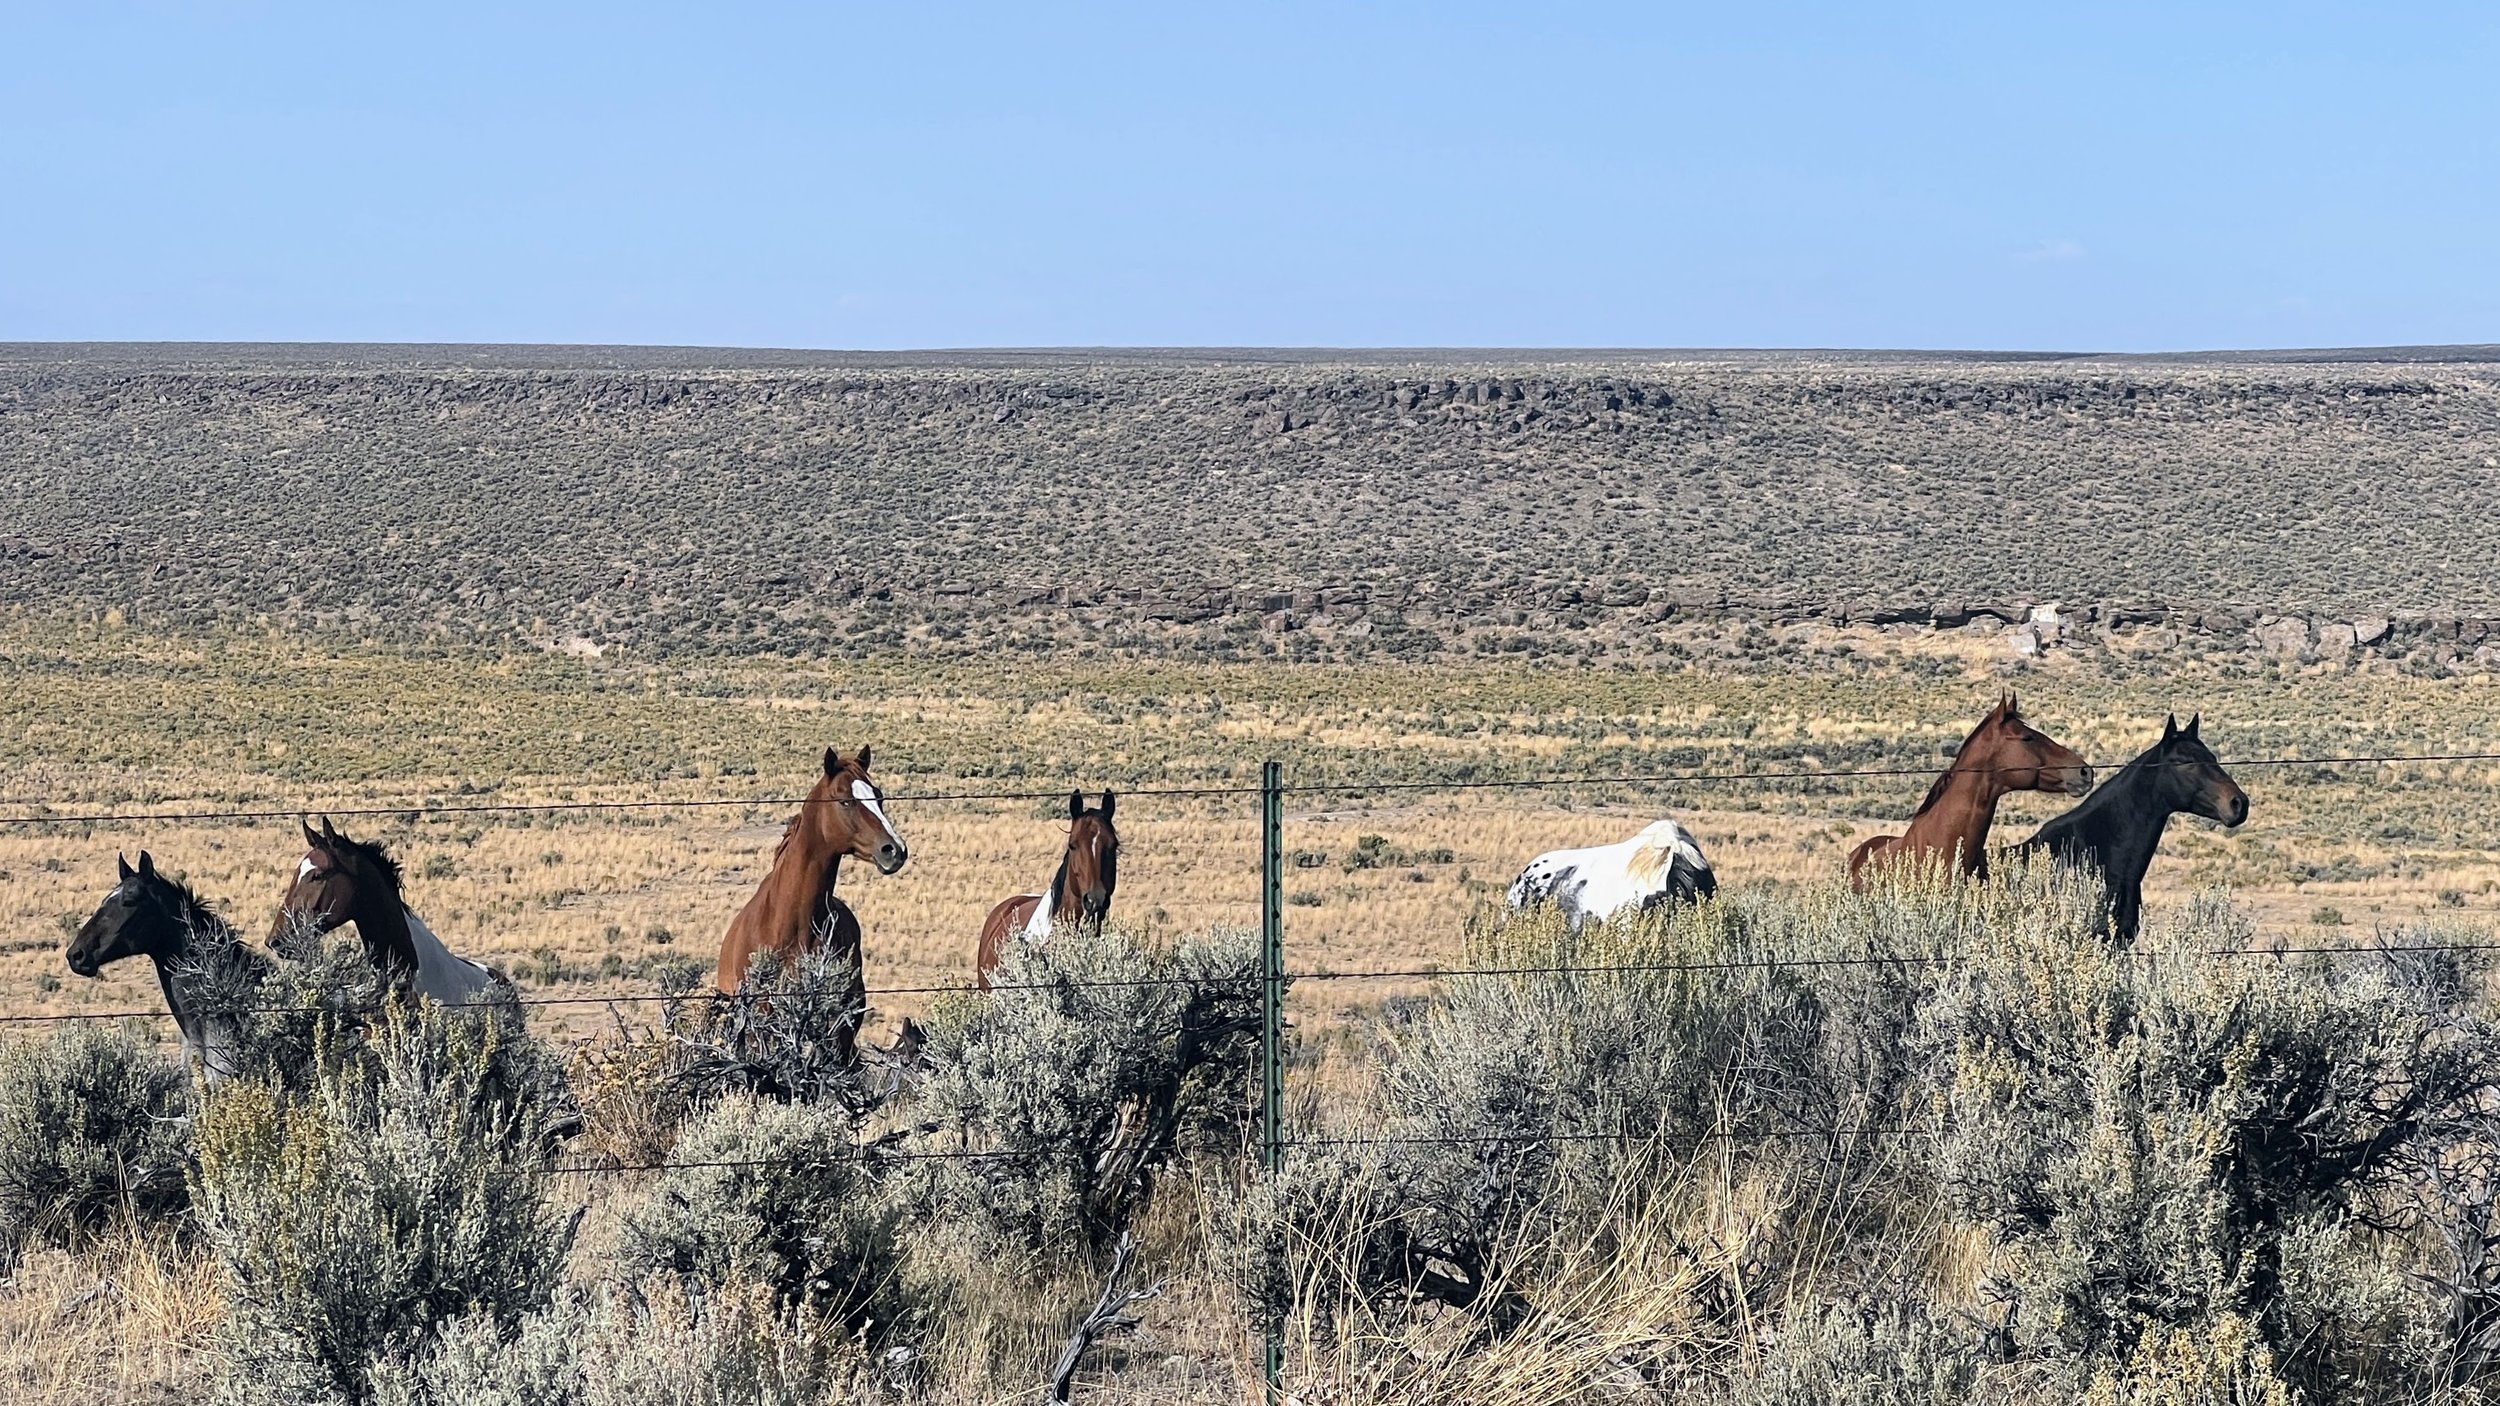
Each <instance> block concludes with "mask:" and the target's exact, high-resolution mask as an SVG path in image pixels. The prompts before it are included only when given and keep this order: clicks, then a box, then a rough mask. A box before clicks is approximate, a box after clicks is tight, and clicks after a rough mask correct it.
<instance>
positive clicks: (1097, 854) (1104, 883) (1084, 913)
mask: <svg viewBox="0 0 2500 1406" xmlns="http://www.w3.org/2000/svg"><path fill="white" fill-rule="evenodd" d="M1118 806H1119V798H1118V797H1116V796H1114V795H1112V794H1111V793H1110V792H1109V791H1105V792H1103V793H1102V804H1101V805H1100V806H1092V807H1089V806H1087V805H1086V804H1085V793H1084V792H1083V791H1071V792H1069V793H1068V848H1067V851H1066V852H1065V853H1064V854H1062V855H1060V857H1059V872H1058V873H1057V874H1054V875H1052V876H1051V880H1050V887H1048V888H1046V889H1044V890H1043V891H1042V892H1040V893H1020V894H1017V895H1016V896H1015V897H1013V898H1003V899H1000V900H999V902H998V906H997V907H995V908H992V909H991V910H990V915H989V917H988V918H986V919H984V920H983V921H982V923H981V946H980V950H979V951H978V952H977V953H975V954H974V956H973V979H974V980H975V981H976V982H978V983H979V984H980V987H981V989H982V990H984V991H987V990H989V989H990V973H992V972H994V971H997V970H998V968H999V966H1000V965H1001V964H1002V963H1004V962H1005V961H1006V960H1007V944H1008V943H1009V942H1011V941H1014V940H1017V939H1022V940H1023V941H1026V942H1047V941H1049V940H1050V935H1051V933H1052V932H1053V931H1055V930H1056V929H1057V928H1058V927H1059V925H1060V924H1062V923H1081V924H1084V925H1085V926H1086V927H1088V928H1090V929H1092V930H1094V931H1096V932H1099V931H1101V930H1102V922H1103V919H1105V918H1107V917H1109V916H1111V891H1112V890H1113V889H1115V888H1117V887H1118V886H1119V882H1120V832H1119V830H1118V829H1117V828H1116V827H1114V826H1113V824H1112V823H1111V816H1112V812H1113V811H1114V810H1116V809H1117V808H1118Z"/></svg>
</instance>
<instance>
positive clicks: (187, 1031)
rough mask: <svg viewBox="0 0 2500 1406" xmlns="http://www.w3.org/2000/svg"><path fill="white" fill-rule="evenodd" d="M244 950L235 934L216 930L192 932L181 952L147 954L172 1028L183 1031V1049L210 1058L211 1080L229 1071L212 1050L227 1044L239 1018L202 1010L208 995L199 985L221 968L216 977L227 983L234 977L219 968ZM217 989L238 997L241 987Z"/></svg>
mask: <svg viewBox="0 0 2500 1406" xmlns="http://www.w3.org/2000/svg"><path fill="white" fill-rule="evenodd" d="M244 951H245V949H244V948H243V947H242V944H241V943H240V942H238V941H237V940H236V938H235V936H234V933H233V932H232V931H231V930H229V929H226V928H224V927H222V926H219V927H213V928H211V929H209V930H208V931H206V932H202V931H200V930H199V929H198V928H196V927H194V928H192V929H191V931H190V934H189V935H188V936H187V937H186V939H185V941H184V944H183V947H182V950H181V951H179V952H175V953H171V954H166V953H155V952H152V953H150V954H149V958H150V960H152V961H153V962H155V964H156V983H157V985H158V986H159V987H160V988H162V989H163V991H164V993H165V1009H167V1010H169V1011H171V1012H173V1017H174V1025H175V1027H176V1028H177V1029H178V1030H180V1031H181V1032H182V1044H183V1048H185V1049H187V1050H192V1051H195V1052H198V1053H200V1054H202V1055H203V1056H204V1057H206V1058H208V1060H209V1062H210V1070H209V1072H210V1073H211V1074H212V1075H213V1076H218V1077H222V1076H224V1075H225V1074H228V1073H231V1072H232V1071H231V1070H228V1069H225V1068H223V1067H221V1059H222V1053H221V1051H219V1050H216V1049H213V1048H212V1047H213V1046H222V1045H223V1044H224V1043H225V1042H226V1041H225V1037H226V1036H229V1035H231V1034H232V1032H233V1031H234V1028H235V1023H236V1020H237V1017H238V1016H239V1015H240V1014H241V1013H240V1012H237V1011H230V1010H229V1011H212V1010H208V1009H206V1008H205V1006H204V1002H203V999H202V998H203V996H204V995H205V994H206V993H203V992H202V991H200V990H199V988H198V982H199V979H200V977H201V975H202V974H203V973H206V972H208V971H209V970H210V969H211V968H212V967H214V968H219V969H220V970H217V971H216V973H215V974H216V975H217V976H218V977H220V978H231V977H232V976H233V973H232V972H231V971H228V970H223V968H226V967H228V966H229V965H230V964H232V963H234V962H235V961H236V960H237V959H238V957H239V956H240V955H241V954H242V953H243V952H244ZM216 986H217V988H219V989H222V991H223V992H224V993H225V994H227V995H230V996H231V995H235V994H239V988H240V986H241V983H239V982H235V981H232V980H228V979H221V980H219V981H218V982H217V983H216Z"/></svg>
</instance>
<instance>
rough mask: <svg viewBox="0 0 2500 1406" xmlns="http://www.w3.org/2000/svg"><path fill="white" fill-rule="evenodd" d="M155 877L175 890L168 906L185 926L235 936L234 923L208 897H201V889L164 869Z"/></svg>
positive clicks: (196, 930) (213, 934) (220, 935)
mask: <svg viewBox="0 0 2500 1406" xmlns="http://www.w3.org/2000/svg"><path fill="white" fill-rule="evenodd" d="M155 879H156V882H157V883H159V884H162V885H164V886H165V887H166V888H168V889H170V890H172V891H173V892H172V902H171V903H170V904H169V905H168V906H170V907H171V908H172V909H173V910H174V917H175V918H176V919H177V920H178V921H180V922H181V923H182V924H183V925H184V926H185V927H188V928H190V929H191V930H192V931H193V932H200V931H206V932H207V933H209V934H210V935H211V936H214V937H229V938H230V937H233V936H234V925H233V924H232V923H229V922H227V921H226V920H225V918H224V917H223V916H221V915H220V914H219V913H218V912H217V910H216V908H215V907H214V906H212V905H211V904H210V903H209V901H208V900H207V899H205V898H202V897H200V894H199V890H197V889H194V888H192V887H191V886H190V885H189V884H186V883H184V882H183V881H182V880H180V879H177V878H174V877H173V876H172V875H170V874H166V873H164V872H162V871H159V872H158V873H157V874H156V875H155Z"/></svg>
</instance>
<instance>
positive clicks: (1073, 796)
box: [1068, 791, 1085, 820]
mask: <svg viewBox="0 0 2500 1406" xmlns="http://www.w3.org/2000/svg"><path fill="white" fill-rule="evenodd" d="M1084 816H1085V793H1084V792H1082V791H1070V792H1069V793H1068V818H1069V819H1070V820H1081V819H1083V818H1084Z"/></svg>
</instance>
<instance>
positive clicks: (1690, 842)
mask: <svg viewBox="0 0 2500 1406" xmlns="http://www.w3.org/2000/svg"><path fill="white" fill-rule="evenodd" d="M1718 891H1719V877H1718V875H1717V874H1715V873H1713V872H1711V868H1710V861H1709V860H1708V859H1707V858H1705V857H1703V855H1702V852H1701V841H1699V840H1697V839H1694V838H1693V832H1692V831H1690V830H1687V829H1685V828H1684V827H1683V826H1681V825H1678V824H1676V823H1675V822H1674V821H1672V820H1661V821H1659V822H1657V823H1656V824H1654V825H1651V826H1649V827H1648V828H1647V829H1645V830H1643V831H1641V832H1640V833H1639V834H1637V835H1634V836H1633V837H1632V838H1630V839H1628V840H1624V841H1621V842H1619V843H1616V844H1611V845H1593V846H1590V847H1589V848H1587V849H1558V850H1553V851H1550V852H1548V853H1545V854H1540V855H1538V856H1537V857H1536V858H1534V859H1532V860H1530V861H1528V867H1527V868H1525V869H1522V870H1520V871H1519V877H1518V878H1516V879H1513V880H1512V881H1511V885H1510V906H1511V907H1513V908H1530V907H1534V906H1535V905H1537V904H1539V903H1551V904H1553V905H1554V907H1555V908H1557V909H1558V910H1560V911H1561V912H1562V914H1563V916H1564V917H1565V918H1566V919H1568V920H1569V921H1570V923H1571V930H1572V931H1574V932H1578V931H1579V930H1580V928H1581V925H1583V924H1585V923H1590V922H1604V921H1605V920H1606V919H1608V918H1611V917H1613V916H1615V915H1616V914H1617V913H1620V912H1623V911H1624V910H1626V909H1633V910H1636V911H1641V912H1646V911H1648V910H1649V909H1651V908H1655V907H1659V906H1661V905H1664V904H1668V903H1698V902H1700V901H1701V900H1703V899H1705V898H1709V897H1711V896H1713V895H1715V894H1716V893H1718Z"/></svg>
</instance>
